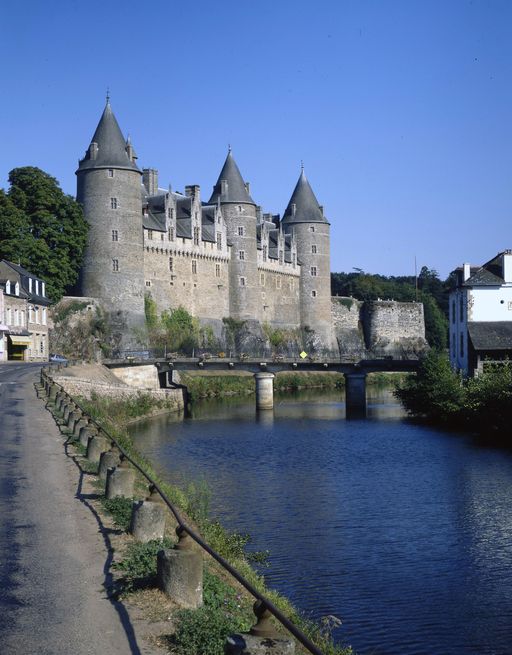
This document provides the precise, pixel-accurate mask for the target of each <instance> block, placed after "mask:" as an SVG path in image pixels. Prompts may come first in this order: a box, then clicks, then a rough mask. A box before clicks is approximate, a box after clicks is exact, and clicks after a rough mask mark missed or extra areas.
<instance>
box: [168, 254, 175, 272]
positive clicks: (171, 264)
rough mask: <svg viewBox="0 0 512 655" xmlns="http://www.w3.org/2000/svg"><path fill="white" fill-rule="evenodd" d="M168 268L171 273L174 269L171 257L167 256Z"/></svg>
mask: <svg viewBox="0 0 512 655" xmlns="http://www.w3.org/2000/svg"><path fill="white" fill-rule="evenodd" d="M169 270H170V272H171V273H172V272H173V270H174V260H173V258H172V257H169Z"/></svg>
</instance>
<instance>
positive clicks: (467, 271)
mask: <svg viewBox="0 0 512 655" xmlns="http://www.w3.org/2000/svg"><path fill="white" fill-rule="evenodd" d="M470 277H471V264H462V281H463V282H465V281H466V280H469V278H470Z"/></svg>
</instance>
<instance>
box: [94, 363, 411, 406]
mask: <svg viewBox="0 0 512 655" xmlns="http://www.w3.org/2000/svg"><path fill="white" fill-rule="evenodd" d="M103 363H104V364H105V366H107V367H108V368H111V369H125V370H124V371H123V377H124V378H126V377H127V376H131V375H133V374H137V369H139V368H140V367H146V369H145V370H148V369H150V368H151V367H153V366H155V367H156V369H157V372H158V379H159V383H160V387H162V388H165V387H169V386H173V385H174V384H175V381H174V380H173V373H174V371H197V370H204V371H233V372H235V371H247V372H250V373H254V378H255V381H256V407H257V409H272V408H273V406H274V399H273V391H274V376H275V374H276V373H279V372H281V371H288V372H294V371H296V372H303V373H312V372H318V373H320V372H323V373H325V372H330V373H342V374H343V375H344V376H345V398H346V408H347V417H350V418H353V417H360V416H365V415H366V376H367V374H368V373H377V372H413V371H416V370H417V368H418V363H419V359H418V358H417V357H415V358H411V357H409V358H392V357H389V358H386V357H385V358H381V359H360V360H354V359H350V360H349V359H343V358H342V359H340V358H338V359H320V358H318V359H316V358H315V359H312V358H310V357H307V358H305V359H300V358H286V357H274V358H272V359H262V358H254V357H243V356H242V357H235V358H221V357H172V356H171V357H170V356H167V357H166V358H163V357H162V358H149V357H141V358H137V357H127V358H125V359H109V360H105V361H104V362H103ZM140 372H141V373H142V370H141V371H140ZM118 373H121V371H118Z"/></svg>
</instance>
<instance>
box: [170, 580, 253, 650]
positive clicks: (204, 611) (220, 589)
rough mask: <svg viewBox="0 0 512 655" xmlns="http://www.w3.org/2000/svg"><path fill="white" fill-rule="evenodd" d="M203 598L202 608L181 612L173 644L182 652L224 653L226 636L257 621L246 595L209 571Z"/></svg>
mask: <svg viewBox="0 0 512 655" xmlns="http://www.w3.org/2000/svg"><path fill="white" fill-rule="evenodd" d="M203 598H204V606H203V607H201V608H200V609H197V610H181V611H180V612H179V613H178V617H177V618H178V627H177V629H176V632H175V634H174V635H173V637H172V640H171V644H172V646H173V650H174V652H176V653H178V654H179V655H222V654H223V653H224V643H225V641H226V638H227V637H228V636H229V635H230V634H233V633H237V632H247V631H248V630H249V629H250V627H251V626H252V624H253V623H254V615H253V614H252V612H251V606H250V603H249V602H248V601H247V600H246V599H245V597H243V596H242V595H241V594H238V593H237V592H236V590H235V589H233V588H232V587H230V586H229V585H227V584H226V583H225V582H223V581H222V580H220V578H218V577H216V576H214V575H212V574H211V573H210V572H209V571H205V575H204V588H203Z"/></svg>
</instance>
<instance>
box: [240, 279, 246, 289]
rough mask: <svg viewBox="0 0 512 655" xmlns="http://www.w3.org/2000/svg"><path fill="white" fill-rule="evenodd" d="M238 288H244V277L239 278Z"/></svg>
mask: <svg viewBox="0 0 512 655" xmlns="http://www.w3.org/2000/svg"><path fill="white" fill-rule="evenodd" d="M240 286H241V287H245V278H244V277H241V278H240Z"/></svg>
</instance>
